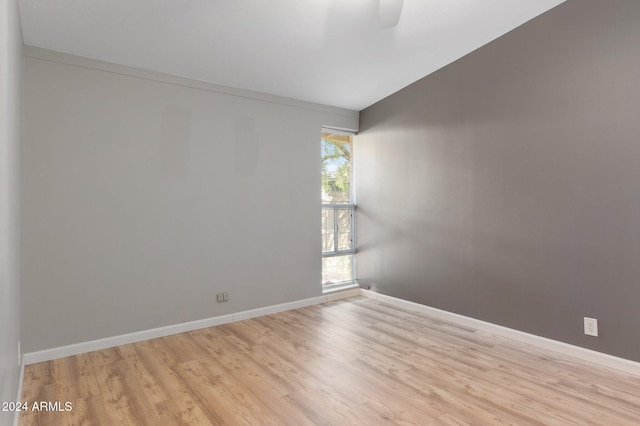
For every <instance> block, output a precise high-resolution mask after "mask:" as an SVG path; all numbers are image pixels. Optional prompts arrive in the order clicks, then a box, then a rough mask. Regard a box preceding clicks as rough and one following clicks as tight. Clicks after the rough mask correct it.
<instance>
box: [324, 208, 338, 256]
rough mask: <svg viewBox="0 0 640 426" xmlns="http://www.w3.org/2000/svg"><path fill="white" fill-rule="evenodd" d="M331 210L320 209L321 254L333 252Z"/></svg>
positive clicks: (333, 237) (333, 235)
mask: <svg viewBox="0 0 640 426" xmlns="http://www.w3.org/2000/svg"><path fill="white" fill-rule="evenodd" d="M333 216H334V214H333V209H330V208H329V209H322V252H328V251H334V250H335V246H334V239H335V234H334V232H333V228H334V220H333Z"/></svg>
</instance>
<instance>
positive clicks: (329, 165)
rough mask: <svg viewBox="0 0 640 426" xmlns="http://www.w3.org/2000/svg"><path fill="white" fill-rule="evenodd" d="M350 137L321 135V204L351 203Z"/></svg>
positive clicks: (331, 134) (330, 134) (329, 134)
mask: <svg viewBox="0 0 640 426" xmlns="http://www.w3.org/2000/svg"><path fill="white" fill-rule="evenodd" d="M351 139H352V136H350V135H337V134H333V133H326V132H323V133H322V202H323V203H333V204H337V203H350V202H351V157H352V155H351V152H352V144H351Z"/></svg>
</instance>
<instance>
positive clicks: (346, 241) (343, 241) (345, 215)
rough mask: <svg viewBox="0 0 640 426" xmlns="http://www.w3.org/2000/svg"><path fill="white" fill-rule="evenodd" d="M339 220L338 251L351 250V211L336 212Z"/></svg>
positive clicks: (341, 210) (340, 210)
mask: <svg viewBox="0 0 640 426" xmlns="http://www.w3.org/2000/svg"><path fill="white" fill-rule="evenodd" d="M336 212H337V213H336V215H337V220H338V237H337V238H338V250H349V249H350V248H352V244H351V217H352V216H351V209H348V210H347V209H339V210H336Z"/></svg>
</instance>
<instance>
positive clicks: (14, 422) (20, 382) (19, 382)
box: [13, 356, 25, 426]
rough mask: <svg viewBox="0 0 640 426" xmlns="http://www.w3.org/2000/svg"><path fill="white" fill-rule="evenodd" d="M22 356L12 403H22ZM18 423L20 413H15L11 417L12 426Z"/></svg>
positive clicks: (16, 425)
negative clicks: (16, 389) (15, 392)
mask: <svg viewBox="0 0 640 426" xmlns="http://www.w3.org/2000/svg"><path fill="white" fill-rule="evenodd" d="M24 366H25V364H24V356H23V357H22V362H21V363H20V376H18V395H17V396H16V399H14V401H16V402H18V401H22V382H24ZM19 421H20V411H16V412H15V415H14V416H13V426H18V422H19Z"/></svg>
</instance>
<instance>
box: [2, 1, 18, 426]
mask: <svg viewBox="0 0 640 426" xmlns="http://www.w3.org/2000/svg"><path fill="white" fill-rule="evenodd" d="M21 64H22V33H21V31H20V18H19V16H18V2H17V1H16V0H0V402H2V401H13V400H15V398H16V393H17V391H18V375H19V372H20V369H19V367H18V341H19V340H20V284H19V283H20V273H19V271H20V245H19V240H20V231H19V230H20V181H19V177H20V173H19V165H20V162H19V154H20V138H21V130H22V122H21V117H22V114H21V108H22V107H21V71H20V69H21ZM12 422H13V413H8V412H0V425H9V424H12Z"/></svg>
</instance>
